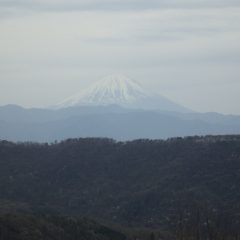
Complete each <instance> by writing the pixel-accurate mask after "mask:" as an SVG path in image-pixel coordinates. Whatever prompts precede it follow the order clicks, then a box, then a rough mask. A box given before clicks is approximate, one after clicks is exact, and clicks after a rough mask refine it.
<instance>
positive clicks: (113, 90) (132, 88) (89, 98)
mask: <svg viewBox="0 0 240 240" xmlns="http://www.w3.org/2000/svg"><path fill="white" fill-rule="evenodd" d="M108 105H118V106H121V107H124V108H129V109H144V110H163V111H175V112H188V111H189V110H187V109H186V108H184V107H182V106H180V105H178V104H176V103H174V102H172V101H171V100H169V99H167V98H165V97H163V96H160V95H159V94H157V93H152V92H148V91H146V90H144V89H143V87H142V86H141V85H140V84H139V83H138V82H136V81H135V80H132V79H130V78H128V77H126V76H124V75H110V76H107V77H104V78H102V79H101V80H99V81H97V82H96V83H94V84H92V85H91V86H89V87H87V88H86V89H84V90H83V91H81V92H80V93H78V94H76V95H74V96H71V97H69V98H67V99H65V100H64V101H63V102H61V103H59V104H58V105H57V108H68V107H76V106H108Z"/></svg>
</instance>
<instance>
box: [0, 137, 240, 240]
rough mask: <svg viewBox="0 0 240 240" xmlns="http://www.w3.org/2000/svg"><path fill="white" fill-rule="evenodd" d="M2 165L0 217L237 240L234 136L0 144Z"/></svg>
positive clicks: (239, 166)
mask: <svg viewBox="0 0 240 240" xmlns="http://www.w3.org/2000/svg"><path fill="white" fill-rule="evenodd" d="M0 165H1V168H0V176H1V177H0V178H1V181H0V201H1V204H0V206H1V208H0V212H2V214H3V213H7V212H9V211H10V212H13V211H14V212H27V213H29V212H30V213H31V212H37V213H53V214H54V215H58V214H62V215H68V216H75V217H87V218H91V219H95V220H97V221H100V222H104V223H106V224H109V223H111V224H112V223H114V224H118V225H122V226H125V227H138V228H140V227H144V228H150V229H161V230H162V231H164V232H167V233H169V234H171V236H172V238H174V239H175V238H176V239H239V237H240V231H239V229H240V228H239V226H240V225H239V223H240V217H239V216H240V204H239V203H240V175H239V173H240V136H237V135H235V136H234V135H232V136H230V135H229V136H206V137H186V138H173V139H168V140H135V141H129V142H116V141H114V140H111V139H97V138H86V139H81V138H80V139H68V140H66V141H62V142H59V143H54V144H48V143H45V144H39V143H12V142H8V141H1V142H0ZM66 234H67V233H66ZM153 237H154V236H152V238H148V239H154V238H153ZM90 239H91V238H90ZM96 239H98V238H96ZM114 239H115V238H114ZM116 239H117V238H116ZM140 239H141V238H140Z"/></svg>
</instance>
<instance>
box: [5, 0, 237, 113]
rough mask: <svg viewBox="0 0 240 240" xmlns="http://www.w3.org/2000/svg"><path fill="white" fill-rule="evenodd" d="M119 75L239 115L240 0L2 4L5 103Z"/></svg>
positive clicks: (63, 92)
mask: <svg viewBox="0 0 240 240" xmlns="http://www.w3.org/2000/svg"><path fill="white" fill-rule="evenodd" d="M114 73H121V74H126V75H128V76H130V77H132V78H133V79H135V80H137V81H139V82H140V83H141V84H142V85H144V86H145V87H146V88H149V89H154V90H155V91H158V92H159V93H161V94H162V95H164V96H167V97H169V98H170V99H172V100H174V101H175V102H178V103H180V104H182V105H184V106H186V107H188V108H191V109H194V110H196V111H201V112H206V111H216V112H222V113H231V114H240V1H239V0H197V1H196V0H156V1H154V0H0V105H5V104H9V103H11V104H19V105H22V106H27V107H32V106H48V105H53V104H55V103H57V102H59V101H61V100H63V99H65V98H66V97H68V96H70V95H73V94H75V93H76V92H78V91H80V90H81V89H82V88H84V87H85V86H87V85H89V84H90V83H92V82H94V81H96V80H98V79H99V78H101V77H103V76H105V75H108V74H114Z"/></svg>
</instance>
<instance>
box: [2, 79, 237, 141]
mask: <svg viewBox="0 0 240 240" xmlns="http://www.w3.org/2000/svg"><path fill="white" fill-rule="evenodd" d="M220 134H221V135H222V134H240V116H232V115H223V114H218V113H197V112H193V111H191V110H189V109H188V108H186V107H184V106H181V105H179V104H177V103H174V102H173V101H171V100H169V99H167V98H166V97H163V96H161V95H159V94H158V93H153V92H151V91H147V90H146V89H145V88H144V87H142V86H141V85H140V84H139V83H138V82H136V81H135V80H132V79H129V78H128V77H125V76H121V75H112V76H108V77H106V78H103V79H101V80H100V81H98V82H96V83H94V84H93V85H91V86H89V87H88V88H86V89H83V90H82V91H80V93H78V94H76V95H74V96H71V97H69V98H67V99H65V100H64V101H62V102H60V103H59V104H56V105H54V106H52V107H51V108H44V109H39V108H30V109H26V108H22V107H20V106H16V105H6V106H2V107H0V137H1V138H2V139H5V140H9V141H37V142H53V141H55V140H63V139H67V138H79V137H102V138H113V139H117V140H121V141H126V140H134V139H139V138H149V139H167V138H171V137H184V136H195V135H220Z"/></svg>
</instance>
